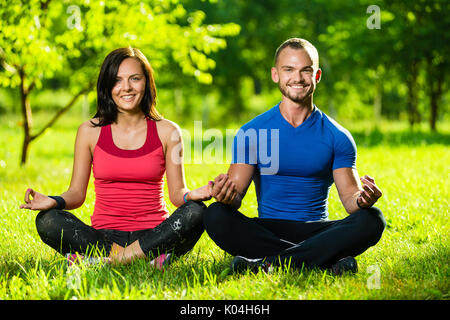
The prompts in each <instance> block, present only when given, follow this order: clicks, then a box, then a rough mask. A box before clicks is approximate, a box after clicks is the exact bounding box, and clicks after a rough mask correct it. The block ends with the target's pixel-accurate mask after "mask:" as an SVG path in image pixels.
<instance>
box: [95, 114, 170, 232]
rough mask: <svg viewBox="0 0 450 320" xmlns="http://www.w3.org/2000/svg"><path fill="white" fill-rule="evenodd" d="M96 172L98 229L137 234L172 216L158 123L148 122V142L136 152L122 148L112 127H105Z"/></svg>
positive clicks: (97, 147) (97, 156)
mask: <svg viewBox="0 0 450 320" xmlns="http://www.w3.org/2000/svg"><path fill="white" fill-rule="evenodd" d="M92 171H93V174H94V178H95V180H94V186H95V194H96V198H95V208H94V213H93V215H92V216H91V222H92V226H93V227H94V228H95V229H115V230H121V231H137V230H142V229H149V228H154V227H156V226H157V225H159V224H160V223H161V222H163V221H164V220H165V219H166V218H167V216H168V210H167V208H166V204H165V202H164V190H163V188H164V180H163V177H164V173H165V159H164V152H163V147H162V144H161V141H160V140H159V137H158V132H157V130H156V123H155V121H153V120H150V119H147V138H146V140H145V143H144V145H143V146H142V147H141V148H139V149H136V150H124V149H120V148H118V147H117V146H116V145H115V144H114V141H113V138H112V133H111V125H107V126H103V127H102V128H101V131H100V136H99V138H98V142H97V145H96V146H95V149H94V158H93V165H92Z"/></svg>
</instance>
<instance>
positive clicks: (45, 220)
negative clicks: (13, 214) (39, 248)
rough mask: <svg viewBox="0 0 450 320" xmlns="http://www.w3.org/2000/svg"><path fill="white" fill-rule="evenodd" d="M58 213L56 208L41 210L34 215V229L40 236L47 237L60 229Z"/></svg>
mask: <svg viewBox="0 0 450 320" xmlns="http://www.w3.org/2000/svg"><path fill="white" fill-rule="evenodd" d="M59 218H60V217H59V213H58V210H56V209H50V210H46V211H41V212H39V213H38V215H37V216H36V230H37V232H38V234H39V235H40V236H41V237H45V238H48V237H49V236H50V235H53V234H54V233H55V232H56V231H57V230H61V228H60V226H59V223H58V220H59Z"/></svg>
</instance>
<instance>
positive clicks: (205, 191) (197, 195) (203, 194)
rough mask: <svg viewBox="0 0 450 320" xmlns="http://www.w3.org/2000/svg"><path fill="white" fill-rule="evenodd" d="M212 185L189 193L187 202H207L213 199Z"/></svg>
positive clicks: (209, 184)
mask: <svg viewBox="0 0 450 320" xmlns="http://www.w3.org/2000/svg"><path fill="white" fill-rule="evenodd" d="M211 192H212V184H211V182H209V183H208V184H207V185H206V186H203V187H200V188H197V189H194V190H191V191H189V193H188V194H187V196H186V200H194V201H206V200H209V199H211V197H212V194H211Z"/></svg>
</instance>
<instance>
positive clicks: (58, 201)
mask: <svg viewBox="0 0 450 320" xmlns="http://www.w3.org/2000/svg"><path fill="white" fill-rule="evenodd" d="M48 197H49V198H52V199H53V200H55V201H56V206H55V207H54V209H58V210H63V209H65V208H66V201H65V200H64V198H63V197H61V196H48Z"/></svg>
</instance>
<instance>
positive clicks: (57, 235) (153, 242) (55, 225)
mask: <svg viewBox="0 0 450 320" xmlns="http://www.w3.org/2000/svg"><path fill="white" fill-rule="evenodd" d="M205 209H206V206H205V205H204V204H203V203H202V202H195V201H188V202H187V203H185V204H183V205H182V206H180V207H179V208H178V209H177V210H175V212H174V213H173V214H172V215H171V216H170V217H168V218H167V219H166V220H164V221H163V222H162V223H161V224H159V225H158V226H156V227H155V228H153V229H144V230H139V231H119V230H110V229H95V228H93V227H91V226H88V225H87V224H85V223H84V222H82V221H81V220H80V219H78V218H77V217H75V216H74V215H73V214H71V213H70V212H67V211H63V210H56V209H51V210H47V211H41V212H39V214H38V215H37V217H36V228H37V231H38V233H39V236H40V237H41V239H42V241H43V242H44V243H46V244H47V245H49V246H50V247H52V248H53V249H55V250H56V251H58V252H59V253H61V254H63V255H65V254H67V253H75V252H78V253H80V254H101V255H105V256H107V255H109V253H110V251H111V247H112V244H113V243H116V244H118V245H120V246H122V247H125V246H127V245H130V244H131V243H133V242H135V241H136V240H139V244H140V246H141V249H142V251H143V252H144V253H145V254H146V255H148V256H151V257H156V256H158V255H159V254H160V253H168V252H171V253H173V254H175V255H176V256H181V255H183V254H185V253H187V252H188V251H190V250H191V249H192V248H193V247H194V245H195V244H196V243H197V241H198V240H199V239H200V236H201V235H202V233H203V231H204V227H203V221H202V220H203V213H204V211H205Z"/></svg>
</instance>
